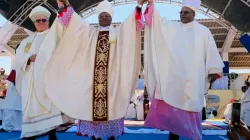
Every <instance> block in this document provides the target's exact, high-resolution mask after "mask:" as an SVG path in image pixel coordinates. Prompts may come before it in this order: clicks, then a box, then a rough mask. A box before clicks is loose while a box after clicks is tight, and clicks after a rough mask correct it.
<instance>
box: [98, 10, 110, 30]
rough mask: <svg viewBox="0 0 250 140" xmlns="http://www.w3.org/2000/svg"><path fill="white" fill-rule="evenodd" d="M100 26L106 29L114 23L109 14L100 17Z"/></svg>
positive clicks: (103, 13) (105, 13) (104, 13)
mask: <svg viewBox="0 0 250 140" xmlns="http://www.w3.org/2000/svg"><path fill="white" fill-rule="evenodd" d="M98 19H99V24H100V26H103V27H106V26H110V25H111V23H112V17H111V15H110V14H109V13H107V12H102V13H101V14H100V15H99V16H98Z"/></svg>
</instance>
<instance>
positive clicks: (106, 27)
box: [99, 26, 110, 31]
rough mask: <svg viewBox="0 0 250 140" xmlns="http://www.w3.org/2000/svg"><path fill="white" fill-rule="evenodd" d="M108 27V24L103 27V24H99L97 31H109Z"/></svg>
mask: <svg viewBox="0 0 250 140" xmlns="http://www.w3.org/2000/svg"><path fill="white" fill-rule="evenodd" d="M109 27H110V26H105V27H104V26H100V27H99V31H109Z"/></svg>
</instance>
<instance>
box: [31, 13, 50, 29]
mask: <svg viewBox="0 0 250 140" xmlns="http://www.w3.org/2000/svg"><path fill="white" fill-rule="evenodd" d="M34 25H35V27H36V31H37V32H43V31H46V30H48V29H49V20H48V18H47V17H46V16H44V15H37V16H36V20H35V21H34Z"/></svg>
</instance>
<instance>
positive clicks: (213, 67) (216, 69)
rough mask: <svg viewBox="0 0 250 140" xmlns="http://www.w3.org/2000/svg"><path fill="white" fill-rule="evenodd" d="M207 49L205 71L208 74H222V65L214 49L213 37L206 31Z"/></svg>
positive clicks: (216, 50)
mask: <svg viewBox="0 0 250 140" xmlns="http://www.w3.org/2000/svg"><path fill="white" fill-rule="evenodd" d="M207 34H208V39H207V49H206V71H207V76H208V74H215V73H222V68H223V67H224V63H223V61H222V58H221V56H220V54H219V52H218V49H217V47H216V43H215V41H214V38H213V35H212V34H211V32H210V31H209V29H207Z"/></svg>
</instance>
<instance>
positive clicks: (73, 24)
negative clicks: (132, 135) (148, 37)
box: [45, 0, 140, 139]
mask: <svg viewBox="0 0 250 140" xmlns="http://www.w3.org/2000/svg"><path fill="white" fill-rule="evenodd" d="M62 2H64V5H66V7H65V8H64V9H63V10H62V12H61V13H59V16H58V18H57V19H56V21H55V23H54V24H53V26H52V28H51V30H50V32H49V33H48V36H49V38H47V39H45V42H46V44H48V45H50V47H51V46H52V47H53V48H54V51H53V55H52V57H51V59H50V62H49V66H48V67H47V69H46V75H45V83H46V85H45V88H46V93H47V95H48V97H49V98H50V99H51V100H52V102H53V103H55V104H56V106H57V107H59V109H60V110H62V112H64V113H65V114H67V115H69V116H71V117H73V118H76V119H79V120H80V121H79V124H78V130H77V132H78V133H77V134H78V135H83V136H89V137H93V139H95V138H103V137H109V138H110V139H113V138H115V137H118V136H120V135H121V134H122V133H123V131H124V127H123V125H124V124H123V118H124V116H125V115H126V111H127V107H128V105H129V102H130V99H131V95H132V93H134V90H135V88H136V82H137V78H138V75H139V71H140V45H139V44H140V36H139V35H140V34H139V33H137V32H136V29H137V28H136V22H137V20H136V14H137V11H135V12H133V13H132V14H131V15H130V16H129V17H128V18H127V19H126V20H125V21H124V22H123V23H122V24H121V25H119V26H113V25H111V21H112V17H113V13H114V11H113V7H112V4H111V3H109V2H108V1H107V0H104V1H103V2H101V3H100V4H99V5H98V6H97V7H96V13H97V15H98V19H99V24H100V26H99V27H93V26H91V25H90V24H88V23H86V22H85V21H84V19H82V18H81V17H80V16H79V15H78V14H77V13H75V12H74V9H73V7H72V6H70V3H69V1H68V0H60V1H58V5H59V7H60V5H62Z"/></svg>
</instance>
